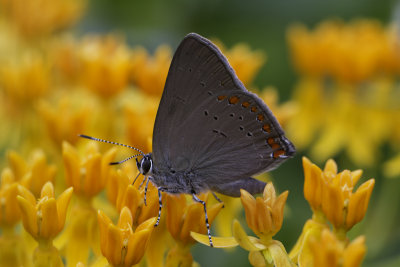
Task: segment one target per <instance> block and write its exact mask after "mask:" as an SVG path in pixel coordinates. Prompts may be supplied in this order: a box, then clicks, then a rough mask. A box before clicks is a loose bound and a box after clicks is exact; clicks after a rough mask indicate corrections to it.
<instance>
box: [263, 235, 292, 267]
mask: <svg viewBox="0 0 400 267" xmlns="http://www.w3.org/2000/svg"><path fill="white" fill-rule="evenodd" d="M268 252H269V254H270V255H271V258H272V260H273V262H274V266H276V267H292V262H291V260H290V259H289V256H288V254H287V253H286V250H285V248H284V247H283V245H282V244H281V243H280V242H279V241H276V240H274V242H272V243H271V244H270V245H268Z"/></svg>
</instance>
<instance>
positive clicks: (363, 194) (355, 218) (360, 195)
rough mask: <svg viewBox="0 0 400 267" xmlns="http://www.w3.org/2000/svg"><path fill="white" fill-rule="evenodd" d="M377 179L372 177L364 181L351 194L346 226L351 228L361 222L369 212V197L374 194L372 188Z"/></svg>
mask: <svg viewBox="0 0 400 267" xmlns="http://www.w3.org/2000/svg"><path fill="white" fill-rule="evenodd" d="M374 185H375V180H374V179H370V180H368V181H367V182H365V183H363V184H362V185H361V186H360V187H359V188H358V189H357V191H356V192H355V193H353V194H352V195H351V196H350V199H349V205H348V211H347V217H346V227H347V229H350V228H351V227H353V225H355V224H356V223H358V222H360V221H361V220H362V218H364V215H365V213H366V212H367V208H368V204H369V199H370V197H371V194H372V189H373V188H374Z"/></svg>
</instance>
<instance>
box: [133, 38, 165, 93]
mask: <svg viewBox="0 0 400 267" xmlns="http://www.w3.org/2000/svg"><path fill="white" fill-rule="evenodd" d="M171 59H172V52H171V48H170V47H169V46H166V45H161V46H159V47H158V48H157V49H156V51H155V52H154V56H150V55H149V54H148V52H147V51H146V49H144V48H142V47H137V48H134V49H133V50H132V56H131V63H130V65H131V79H132V81H133V82H134V84H136V85H137V87H138V88H139V89H140V90H143V91H144V92H145V93H147V94H150V95H154V96H157V97H161V94H162V92H163V90H164V84H165V80H166V79H167V74H168V70H169V66H170V64H171Z"/></svg>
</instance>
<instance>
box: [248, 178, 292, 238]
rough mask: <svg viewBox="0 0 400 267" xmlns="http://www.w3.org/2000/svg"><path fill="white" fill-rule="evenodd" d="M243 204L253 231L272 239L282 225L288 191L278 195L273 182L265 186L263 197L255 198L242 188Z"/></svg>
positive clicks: (262, 236)
mask: <svg viewBox="0 0 400 267" xmlns="http://www.w3.org/2000/svg"><path fill="white" fill-rule="evenodd" d="M240 193H241V196H240V199H241V200H242V204H243V207H244V210H245V212H246V222H247V225H248V226H249V227H250V229H251V230H253V232H254V233H255V234H256V235H258V236H259V237H261V238H266V239H270V238H271V237H272V236H274V235H275V234H276V233H277V232H278V231H279V230H280V229H281V226H282V222H283V208H284V207H285V203H286V199H287V196H288V194H289V192H288V191H285V192H283V193H282V194H280V195H279V196H278V197H276V193H275V188H274V186H273V185H272V183H268V184H267V185H266V186H265V189H264V193H263V197H257V198H254V197H253V196H252V195H251V194H249V193H248V192H247V191H245V190H243V189H241V190H240Z"/></svg>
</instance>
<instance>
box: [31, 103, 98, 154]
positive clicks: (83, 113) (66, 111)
mask: <svg viewBox="0 0 400 267" xmlns="http://www.w3.org/2000/svg"><path fill="white" fill-rule="evenodd" d="M86 102H87V101H86ZM38 109H39V114H40V116H41V117H42V120H43V121H44V123H45V126H46V128H47V133H48V135H49V136H50V139H51V140H52V141H53V142H54V144H55V145H56V147H57V148H58V147H59V146H60V144H61V143H62V141H64V140H65V141H67V142H69V143H71V144H76V142H77V141H78V140H79V136H78V134H80V133H84V132H85V129H86V128H87V124H88V118H89V116H90V113H91V112H90V104H88V103H86V104H85V106H80V107H77V105H76V101H73V99H69V98H62V99H61V100H60V101H59V103H58V104H57V106H55V107H52V106H51V105H50V104H49V103H48V102H45V101H42V102H40V103H39V106H38Z"/></svg>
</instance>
